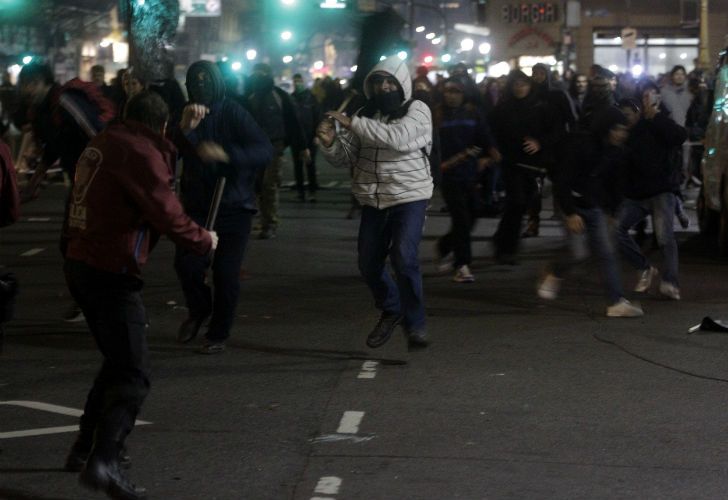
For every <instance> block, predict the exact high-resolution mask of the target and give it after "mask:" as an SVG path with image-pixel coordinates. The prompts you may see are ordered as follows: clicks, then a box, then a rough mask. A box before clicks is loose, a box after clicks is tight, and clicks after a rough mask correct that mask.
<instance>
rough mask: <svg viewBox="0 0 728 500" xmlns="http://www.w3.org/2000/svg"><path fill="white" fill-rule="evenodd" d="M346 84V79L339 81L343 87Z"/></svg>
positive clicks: (347, 81)
mask: <svg viewBox="0 0 728 500" xmlns="http://www.w3.org/2000/svg"><path fill="white" fill-rule="evenodd" d="M347 83H349V80H347V79H346V78H342V79H341V80H339V84H340V85H341V86H343V87H345V86H346V84H347Z"/></svg>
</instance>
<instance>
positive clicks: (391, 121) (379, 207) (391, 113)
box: [316, 57, 432, 348]
mask: <svg viewBox="0 0 728 500" xmlns="http://www.w3.org/2000/svg"><path fill="white" fill-rule="evenodd" d="M364 93H365V95H366V97H367V103H366V105H365V106H364V108H362V109H360V110H359V111H357V112H356V113H355V115H354V116H353V117H348V116H346V115H344V114H343V113H338V112H329V113H327V114H328V115H329V116H330V117H331V118H333V119H334V120H336V121H337V122H338V123H339V124H340V125H341V130H340V131H339V132H337V130H336V127H335V126H334V123H333V121H332V120H324V121H322V122H321V124H320V125H319V127H318V129H317V131H316V135H317V137H318V140H319V141H320V144H321V153H322V154H323V155H324V156H325V157H326V158H327V159H328V160H329V162H331V164H332V165H335V166H341V167H350V168H352V169H353V176H354V177H353V180H352V192H353V193H354V196H356V199H357V200H358V201H359V202H360V203H361V204H362V205H363V208H362V213H361V223H360V225H359V245H358V247H359V248H358V250H359V270H360V272H361V274H362V276H363V277H364V279H365V280H366V283H367V285H368V286H369V288H370V290H371V291H372V294H373V295H374V300H375V305H376V307H377V309H379V310H380V311H382V313H381V316H380V318H379V322H378V323H377V325H376V326H375V327H374V329H373V330H372V331H371V332H370V334H369V336H368V337H367V345H368V346H369V347H372V348H375V347H380V346H382V345H384V343H385V342H387V341H388V340H389V338H390V337H391V336H392V333H393V332H394V329H395V328H396V327H397V325H399V324H400V323H403V325H404V328H405V332H406V334H407V338H408V344H409V346H410V347H414V348H418V347H424V346H426V345H427V343H428V340H427V331H426V325H425V304H424V294H423V291H422V274H421V272H420V264H419V259H418V251H419V244H420V240H421V239H422V227H423V224H424V222H425V210H426V208H427V202H428V200H429V199H430V198H431V197H432V176H431V175H430V164H429V160H428V159H427V153H428V152H429V151H430V148H431V146H432V118H431V115H430V110H429V108H428V107H427V105H426V104H425V103H423V102H421V101H417V100H413V101H411V102H410V97H411V94H412V80H410V76H409V71H407V65H406V63H405V62H403V61H401V60H400V59H399V58H398V57H389V58H387V59H385V60H384V61H381V62H380V63H379V64H377V65H376V66H375V67H374V69H373V70H372V71H371V72H370V73H369V74H368V75H367V77H366V78H365V80H364ZM387 256H389V260H390V263H391V264H392V267H393V268H394V274H395V276H396V281H395V280H394V279H393V278H392V276H391V274H390V273H389V271H388V269H387V267H386V260H387Z"/></svg>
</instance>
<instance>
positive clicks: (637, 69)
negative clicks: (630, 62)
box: [632, 64, 645, 76]
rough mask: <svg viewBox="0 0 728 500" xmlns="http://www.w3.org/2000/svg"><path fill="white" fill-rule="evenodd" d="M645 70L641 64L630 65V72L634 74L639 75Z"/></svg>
mask: <svg viewBox="0 0 728 500" xmlns="http://www.w3.org/2000/svg"><path fill="white" fill-rule="evenodd" d="M644 71H645V68H644V67H642V65H641V64H635V65H634V66H632V74H633V75H634V76H640V75H641V74H642V73H643V72H644Z"/></svg>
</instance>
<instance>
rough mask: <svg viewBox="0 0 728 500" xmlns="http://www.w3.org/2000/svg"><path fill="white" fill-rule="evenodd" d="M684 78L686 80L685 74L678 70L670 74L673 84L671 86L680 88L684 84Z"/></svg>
mask: <svg viewBox="0 0 728 500" xmlns="http://www.w3.org/2000/svg"><path fill="white" fill-rule="evenodd" d="M686 78H687V75H686V74H685V72H684V71H683V70H681V69H679V70H677V71H675V72H674V73H673V74H672V83H673V85H677V86H680V85H682V84H683V83H685V79H686Z"/></svg>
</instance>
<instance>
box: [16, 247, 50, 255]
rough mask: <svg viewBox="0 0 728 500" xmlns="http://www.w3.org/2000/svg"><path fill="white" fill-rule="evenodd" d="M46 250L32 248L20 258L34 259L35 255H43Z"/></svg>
mask: <svg viewBox="0 0 728 500" xmlns="http://www.w3.org/2000/svg"><path fill="white" fill-rule="evenodd" d="M44 250H45V248H31V249H30V250H28V251H27V252H23V253H21V254H20V256H21V257H32V256H33V255H35V254H38V253H41V252H42V251H44Z"/></svg>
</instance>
